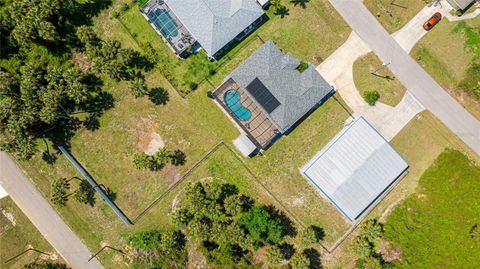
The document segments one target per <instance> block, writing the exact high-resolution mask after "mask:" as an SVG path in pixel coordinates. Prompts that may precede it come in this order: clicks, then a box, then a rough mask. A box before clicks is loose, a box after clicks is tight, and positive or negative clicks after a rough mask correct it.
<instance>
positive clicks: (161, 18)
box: [147, 8, 178, 37]
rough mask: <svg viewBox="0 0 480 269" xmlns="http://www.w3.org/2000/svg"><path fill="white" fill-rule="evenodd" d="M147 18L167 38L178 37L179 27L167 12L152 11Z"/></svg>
mask: <svg viewBox="0 0 480 269" xmlns="http://www.w3.org/2000/svg"><path fill="white" fill-rule="evenodd" d="M147 16H148V18H149V19H150V21H151V22H153V24H154V25H155V27H157V29H158V30H160V32H162V34H163V35H164V36H165V37H168V36H171V37H176V36H177V35H178V25H177V24H176V23H175V20H174V19H173V18H172V16H171V15H170V13H168V11H167V10H165V9H161V8H157V9H155V10H153V11H150V12H149V13H148V14H147Z"/></svg>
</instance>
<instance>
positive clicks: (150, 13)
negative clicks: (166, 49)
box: [142, 0, 264, 58]
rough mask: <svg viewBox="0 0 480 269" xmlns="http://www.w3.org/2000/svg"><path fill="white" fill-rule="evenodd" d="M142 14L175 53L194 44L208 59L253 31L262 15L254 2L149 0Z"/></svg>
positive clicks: (240, 0) (244, 0)
mask: <svg viewBox="0 0 480 269" xmlns="http://www.w3.org/2000/svg"><path fill="white" fill-rule="evenodd" d="M142 12H143V13H144V14H146V17H147V18H148V20H149V21H150V22H151V23H152V25H153V26H154V27H155V28H156V29H157V31H158V32H160V34H161V35H162V36H163V37H164V39H166V40H167V41H169V42H168V43H169V44H170V45H171V46H172V47H173V48H174V51H175V52H176V53H178V54H181V53H182V52H184V51H185V50H186V49H187V48H188V47H190V46H191V45H192V44H193V43H194V42H192V41H196V42H197V43H198V44H199V45H200V46H201V47H202V48H203V49H204V50H205V52H206V53H207V54H208V56H209V57H211V58H216V57H217V56H218V55H220V54H221V53H222V52H223V50H225V49H226V48H228V47H229V45H230V44H231V43H232V42H233V41H234V40H235V39H238V40H240V39H241V38H243V37H245V36H246V35H247V34H248V33H250V32H251V31H253V29H255V27H254V25H258V24H259V23H260V22H261V20H262V17H263V14H264V12H263V10H262V8H261V7H260V5H259V4H258V3H257V2H256V1H255V0H195V1H192V0H150V1H149V3H147V5H145V7H143V8H142ZM175 28H177V30H175ZM178 30H180V31H178ZM177 41H178V42H179V43H181V44H180V46H176V43H177ZM185 41H187V42H185Z"/></svg>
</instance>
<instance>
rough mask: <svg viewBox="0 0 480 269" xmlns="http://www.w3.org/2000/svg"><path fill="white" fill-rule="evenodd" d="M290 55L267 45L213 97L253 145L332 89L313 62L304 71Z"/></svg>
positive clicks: (281, 130) (286, 127)
mask: <svg viewBox="0 0 480 269" xmlns="http://www.w3.org/2000/svg"><path fill="white" fill-rule="evenodd" d="M299 65H300V61H298V60H297V59H296V58H295V57H294V56H293V55H292V54H291V53H283V52H282V51H280V50H279V49H278V48H277V47H276V46H275V44H274V43H273V41H267V42H266V43H265V44H264V45H263V46H262V47H260V48H259V49H258V50H256V51H255V52H254V53H253V54H252V55H251V56H250V57H249V58H248V59H247V60H246V61H245V62H244V63H242V64H241V65H240V66H239V67H238V68H237V69H235V70H234V71H233V72H232V73H230V74H229V75H228V76H227V77H226V78H225V80H224V82H223V84H222V85H221V86H220V87H219V88H218V89H217V90H215V92H214V93H213V96H214V98H215V100H216V101H217V102H218V103H219V104H220V105H221V107H222V108H223V109H224V111H225V112H227V114H228V115H229V116H230V118H231V119H232V120H234V121H235V122H236V123H237V124H238V126H240V128H241V130H242V131H244V132H245V133H246V135H247V136H248V137H249V138H250V140H252V142H253V143H254V144H256V145H257V147H259V148H262V149H265V148H266V147H268V146H269V145H270V144H271V143H272V142H273V141H275V140H276V138H277V137H279V136H281V135H282V134H285V133H288V132H289V131H290V130H291V129H292V128H293V127H294V126H295V124H296V123H298V122H299V121H300V120H301V119H302V118H303V117H305V116H306V115H308V114H309V112H311V111H312V110H314V109H315V108H317V107H318V106H319V105H320V104H321V103H323V102H324V101H325V100H326V99H327V98H328V97H329V96H330V95H331V94H332V93H333V89H332V86H331V85H330V84H328V83H327V82H326V81H325V79H323V77H322V76H321V75H320V74H319V73H318V72H317V71H316V69H315V67H314V66H313V65H311V64H309V65H308V68H306V69H305V70H304V71H303V72H301V71H299V69H298V67H299Z"/></svg>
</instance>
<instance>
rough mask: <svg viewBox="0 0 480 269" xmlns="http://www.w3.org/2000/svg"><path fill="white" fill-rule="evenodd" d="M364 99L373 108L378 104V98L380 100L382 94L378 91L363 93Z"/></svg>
mask: <svg viewBox="0 0 480 269" xmlns="http://www.w3.org/2000/svg"><path fill="white" fill-rule="evenodd" d="M362 96H363V99H364V100H365V102H367V103H368V104H369V105H371V106H373V105H375V103H376V102H377V100H378V98H380V94H379V93H378V92H377V91H366V92H364V93H363V95H362Z"/></svg>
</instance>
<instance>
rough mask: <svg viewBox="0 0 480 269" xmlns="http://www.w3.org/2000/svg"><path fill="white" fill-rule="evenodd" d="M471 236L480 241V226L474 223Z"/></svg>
mask: <svg viewBox="0 0 480 269" xmlns="http://www.w3.org/2000/svg"><path fill="white" fill-rule="evenodd" d="M470 237H471V238H472V239H474V240H477V241H480V226H479V225H474V226H473V227H472V229H471V230H470Z"/></svg>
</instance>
